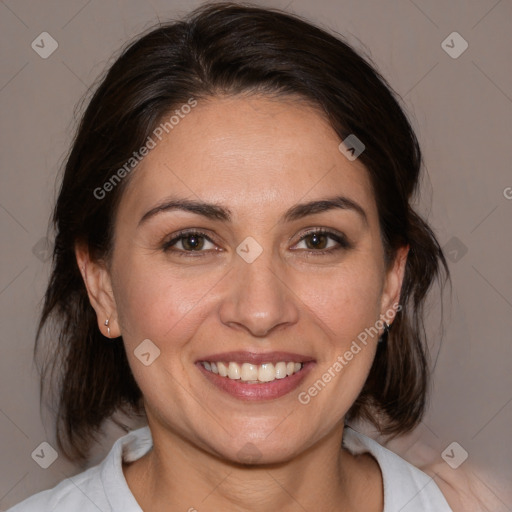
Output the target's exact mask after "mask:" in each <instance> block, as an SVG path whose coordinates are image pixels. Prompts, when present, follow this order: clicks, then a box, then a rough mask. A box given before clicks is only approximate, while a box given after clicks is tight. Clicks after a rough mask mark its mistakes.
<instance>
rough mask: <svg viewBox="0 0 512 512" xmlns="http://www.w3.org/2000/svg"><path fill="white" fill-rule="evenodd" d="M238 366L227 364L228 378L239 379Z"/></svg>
mask: <svg viewBox="0 0 512 512" xmlns="http://www.w3.org/2000/svg"><path fill="white" fill-rule="evenodd" d="M240 373H241V371H240V366H239V365H238V364H237V363H229V366H228V377H229V378H230V379H233V380H238V379H240Z"/></svg>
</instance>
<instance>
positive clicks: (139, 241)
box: [97, 96, 406, 462]
mask: <svg viewBox="0 0 512 512" xmlns="http://www.w3.org/2000/svg"><path fill="white" fill-rule="evenodd" d="M155 140H157V139H155ZM339 143H340V140H339V138H338V137H337V135H336V134H335V132H334V131H333V130H332V128H331V127H330V126H329V124H328V123H327V122H326V121H325V119H324V118H323V117H322V116H321V115H320V114H319V113H318V112H317V111H315V110H313V109H312V108H310V107H307V106H306V105H305V104H304V103H302V102H299V101H297V100H293V99H291V98H290V99H288V100H284V99H281V100H276V99H274V100H272V99H269V98H265V97H261V96H253V97H251V98H248V97H241V96H237V97H224V98H214V99H211V100H209V101H203V102H199V104H198V105H197V106H196V107H195V108H193V109H192V110H191V112H190V113H188V114H187V115H185V116H183V118H182V119H180V121H179V123H178V124H176V125H175V126H174V128H173V129H172V131H171V132H170V133H169V135H167V136H166V138H164V139H163V140H162V141H161V142H158V143H157V145H156V147H155V148H154V149H152V150H151V152H150V153H149V155H148V156H147V157H145V159H144V160H143V162H142V163H141V164H140V165H139V166H138V167H137V169H136V170H135V171H133V173H134V174H133V176H132V177H131V182H130V183H129V185H128V187H127V189H126V191H125V192H124V194H123V196H122V199H121V202H120V204H119V209H118V214H117V218H116V225H115V242H114V250H113V255H112V260H111V265H110V267H109V271H108V272H107V271H106V270H105V271H104V272H105V273H106V274H105V276H104V277H105V279H104V280H103V287H104V290H105V294H107V295H109V293H110V286H111V290H112V293H111V295H110V297H111V300H112V303H111V306H105V307H104V310H103V311H102V313H101V314H99V315H98V321H99V323H100V325H101V326H102V329H103V330H105V327H103V322H104V319H105V317H108V316H111V324H110V325H111V328H112V333H113V335H118V334H120V335H122V336H123V341H124V344H125V347H126V352H127V356H128V360H129V363H130V366H131V368H132V371H133V374H134V376H135V379H136V381H137V383H138V385H139V386H140V388H141V390H142V393H143V395H144V400H145V407H146V412H147V415H148V419H149V421H150V425H151V426H152V428H153V433H154V435H160V434H161V433H163V432H168V433H173V434H174V435H178V436H180V437H181V439H185V440H186V441H187V442H190V443H192V445H194V446H197V447H200V448H201V449H204V450H206V451H207V452H209V453H213V454H215V455H218V456H220V457H222V458H225V459H229V460H235V461H236V460H242V459H244V460H245V459H246V458H247V457H250V456H254V457H255V459H256V458H257V459H259V460H260V462H276V461H282V460H286V459H289V458H291V457H293V456H296V455H297V454H299V453H300V452H302V451H304V450H306V449H307V448H308V447H310V446H312V445H313V444H314V443H316V442H318V441H320V440H321V439H322V438H323V437H325V436H326V435H328V434H329V433H332V432H334V431H335V430H336V429H338V430H339V429H340V428H341V426H342V421H343V418H344V416H345V414H346V413H347V411H348V410H349V408H350V407H351V405H352V404H353V402H354V401H355V399H356V398H357V396H358V395H359V393H360V391H361V389H362V386H363V384H364V382H365V380H366V378H367V376H368V373H369V370H370V367H371V364H372V361H373V358H374V355H375V349H376V344H377V338H378V335H374V336H373V337H372V336H368V338H367V343H366V345H364V344H363V343H361V342H358V345H359V346H360V351H359V352H357V353H356V349H353V350H352V355H353V357H352V358H350V359H349V357H345V356H344V355H345V354H346V353H347V351H349V352H350V351H351V346H352V347H353V346H354V345H352V342H353V341H354V340H357V338H358V336H359V335H361V333H363V332H364V331H365V329H369V328H370V327H372V326H375V325H376V323H377V327H378V328H379V332H382V324H380V323H378V322H377V321H378V320H379V319H380V318H381V315H385V314H386V312H388V313H387V318H388V321H389V320H390V314H389V311H392V305H393V303H395V302H396V301H398V298H399V297H398V293H399V290H400V286H401V280H402V274H403V263H404V261H405V258H404V256H405V255H406V252H405V251H402V252H401V253H400V254H401V257H399V258H397V262H396V264H395V265H394V266H393V267H392V268H391V269H389V271H387V270H386V268H385V266H384V253H383V247H382V243H381V237H380V232H379V223H378V216H377V209H376V203H375V198H374V197H373V193H372V188H371V185H370V181H369V177H368V173H367V171H366V170H365V168H364V167H363V165H362V164H361V163H360V162H359V161H358V160H355V161H349V160H348V159H347V158H346V157H345V156H344V155H343V154H342V153H341V152H340V150H339V149H338V145H339ZM327 201H328V203H327ZM174 202H178V204H177V203H174ZM187 205H188V206H187ZM182 230H187V231H188V234H185V235H183V237H182V238H180V239H177V240H176V237H177V236H178V234H179V232H180V231H182ZM319 230H320V231H324V233H322V232H320V233H318V231H319ZM190 232H194V233H196V234H195V235H190ZM197 232H199V233H200V234H197ZM315 232H317V233H316V234H315ZM110 307H111V308H113V310H111V311H108V308H110ZM97 309H98V308H97ZM391 316H392V315H391ZM359 339H362V338H361V337H360V338H359ZM144 340H150V341H144ZM112 342H115V341H112ZM119 342H120V341H119ZM141 344H142V345H141ZM158 351H160V352H159V355H158V357H156V358H155V356H156V355H157V354H158ZM233 352H236V354H233ZM228 353H231V354H228ZM340 358H341V359H342V360H343V361H344V363H343V364H342V363H341V359H340ZM219 361H222V362H223V363H224V364H225V366H226V367H227V371H228V376H221V375H218V374H214V373H213V372H212V371H208V369H207V368H205V366H204V365H202V364H201V363H202V362H206V363H211V362H216V366H217V371H221V369H222V365H218V363H219ZM337 361H338V363H339V364H340V365H341V366H342V368H341V369H340V366H339V365H336V362H337ZM230 362H231V365H230ZM236 363H238V364H236ZM243 363H246V364H245V365H244V364H243ZM253 363H254V364H253ZM255 363H272V365H269V364H266V365H264V366H262V365H259V364H255ZM282 363H304V365H303V368H302V369H301V370H300V371H298V372H297V373H294V374H292V375H289V376H288V375H287V373H286V370H287V369H288V371H289V370H290V369H291V368H293V370H294V371H295V370H296V368H298V367H300V364H299V365H293V364H292V365H291V366H290V365H283V364H282ZM219 366H220V368H219ZM206 367H208V365H206ZM211 368H212V367H211V366H210V369H211ZM239 371H240V372H241V374H242V378H245V379H248V382H246V381H245V380H244V381H242V380H241V379H238V380H237V379H234V378H233V379H231V378H230V376H231V377H237V376H238V372H239ZM326 372H327V373H328V374H329V375H330V377H331V378H330V379H329V378H328V377H325V374H326ZM221 373H222V372H221ZM285 375H287V376H286V377H285ZM277 377H279V378H277ZM319 379H320V381H322V383H323V384H319V383H318V381H319ZM254 381H258V383H255V382H254ZM260 381H268V382H260ZM315 382H316V383H317V384H316V388H315V389H316V392H315V391H314V390H313V391H311V388H312V387H313V388H314V387H315ZM308 390H309V391H308ZM308 397H309V398H308ZM255 454H256V455H255Z"/></svg>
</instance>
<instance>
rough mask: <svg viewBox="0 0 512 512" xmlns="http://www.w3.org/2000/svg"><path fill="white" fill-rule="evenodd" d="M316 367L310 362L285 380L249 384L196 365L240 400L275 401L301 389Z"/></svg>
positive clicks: (208, 377) (219, 385) (215, 383)
mask: <svg viewBox="0 0 512 512" xmlns="http://www.w3.org/2000/svg"><path fill="white" fill-rule="evenodd" d="M314 365H315V363H314V361H308V362H307V363H304V365H303V368H302V369H301V370H300V371H298V372H297V373H294V374H293V375H289V376H288V377H285V378H284V379H275V380H273V381H272V382H262V383H260V384H247V383H244V382H243V381H241V380H240V379H238V380H234V379H230V378H228V377H221V376H220V375H218V374H216V373H213V372H209V371H208V370H207V369H206V368H205V367H204V366H203V365H202V364H201V363H196V366H197V367H198V368H199V370H200V371H201V372H202V373H203V375H204V376H205V377H206V378H207V379H208V380H209V381H210V382H211V383H212V384H214V385H215V386H216V387H218V388H220V389H221V390H222V391H225V392H226V393H229V394H230V395H231V396H234V397H235V398H239V399H240V400H273V399H275V398H280V397H282V396H284V395H286V394H288V393H290V392H291V391H293V390H294V389H296V388H297V387H299V385H300V384H301V382H302V381H303V380H304V378H305V377H306V375H307V374H308V373H309V372H310V371H311V369H312V368H313V366H314Z"/></svg>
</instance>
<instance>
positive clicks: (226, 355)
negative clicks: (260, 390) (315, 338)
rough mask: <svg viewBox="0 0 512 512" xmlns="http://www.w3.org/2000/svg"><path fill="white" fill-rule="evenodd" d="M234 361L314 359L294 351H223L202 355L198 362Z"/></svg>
mask: <svg viewBox="0 0 512 512" xmlns="http://www.w3.org/2000/svg"><path fill="white" fill-rule="evenodd" d="M201 361H206V362H219V361H222V362H231V361H232V362H234V363H238V364H242V363H251V364H258V365H259V364H263V363H279V362H281V361H284V362H287V363H288V362H293V363H306V362H308V361H314V359H313V358H312V357H309V356H306V355H303V354H294V353H292V352H244V351H240V350H239V351H234V352H223V353H222V354H212V355H209V356H204V357H201V358H200V359H198V360H197V362H201Z"/></svg>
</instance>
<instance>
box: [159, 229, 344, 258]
mask: <svg viewBox="0 0 512 512" xmlns="http://www.w3.org/2000/svg"><path fill="white" fill-rule="evenodd" d="M206 231H207V230H202V229H200V228H187V229H182V230H180V231H178V232H177V233H174V234H173V235H172V238H171V239H170V240H169V241H167V242H165V243H164V244H163V246H162V249H163V251H164V252H174V253H177V254H178V255H179V256H190V257H200V256H201V255H202V254H204V253H207V254H208V253H210V252H211V251H215V252H219V251H222V250H223V249H219V248H218V247H217V248H216V249H207V250H199V251H186V250H183V249H173V248H172V247H174V246H175V245H176V244H177V243H178V242H179V241H180V240H182V239H183V238H186V236H187V235H197V236H200V237H202V238H205V239H206V240H208V241H209V242H210V243H212V244H214V245H216V246H218V244H217V243H216V242H215V241H214V240H213V238H214V237H212V236H209V235H208V234H207V233H206ZM312 234H320V235H325V236H327V237H328V238H330V239H331V240H334V241H335V242H336V243H337V244H338V245H337V246H336V247H330V248H328V249H293V248H292V250H293V251H301V252H303V253H307V254H310V255H323V254H329V253H334V252H336V251H339V250H342V249H350V248H352V243H351V242H349V240H348V239H347V237H346V236H345V234H344V233H342V232H340V231H338V230H335V229H330V228H322V227H311V228H308V229H306V231H304V232H303V233H302V234H301V236H300V238H299V240H298V241H297V242H295V244H294V246H296V245H298V244H299V243H301V242H302V241H304V240H305V239H306V238H307V237H308V236H309V235H312Z"/></svg>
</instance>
